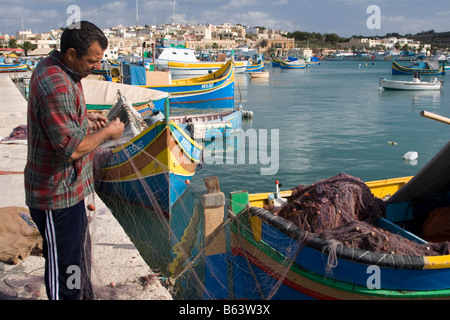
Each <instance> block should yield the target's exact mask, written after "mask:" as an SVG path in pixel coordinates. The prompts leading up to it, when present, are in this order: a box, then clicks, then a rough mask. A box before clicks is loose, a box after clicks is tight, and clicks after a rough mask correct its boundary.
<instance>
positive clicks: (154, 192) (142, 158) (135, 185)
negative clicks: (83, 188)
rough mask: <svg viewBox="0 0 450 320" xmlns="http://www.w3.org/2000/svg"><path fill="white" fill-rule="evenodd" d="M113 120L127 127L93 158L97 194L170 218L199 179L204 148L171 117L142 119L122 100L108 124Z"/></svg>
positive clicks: (109, 113)
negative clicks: (194, 179) (197, 172)
mask: <svg viewBox="0 0 450 320" xmlns="http://www.w3.org/2000/svg"><path fill="white" fill-rule="evenodd" d="M166 101H167V100H166ZM165 105H166V114H167V115H168V114H169V111H168V109H169V103H168V101H167V102H166V104H165ZM115 117H119V118H120V119H121V121H122V122H124V123H125V124H126V126H125V130H124V134H123V135H122V137H121V138H120V139H118V140H114V141H108V142H106V143H104V144H103V145H101V146H100V148H99V149H98V150H97V151H96V153H95V157H94V160H95V164H96V165H95V177H96V184H95V185H96V191H97V193H99V194H100V195H101V194H104V195H106V196H109V197H112V198H115V199H121V200H122V201H125V202H127V203H134V204H138V205H140V206H143V207H149V208H152V209H153V210H155V211H160V212H165V213H170V212H171V209H172V207H173V205H174V204H175V203H176V202H177V200H178V199H179V198H180V197H181V195H182V194H183V193H184V191H185V190H186V188H187V186H188V181H189V180H190V179H191V178H192V176H193V175H194V174H195V170H196V167H197V165H198V164H199V163H200V157H201V152H202V147H201V146H200V145H198V144H197V143H196V142H195V141H194V140H193V139H192V138H191V137H190V136H189V135H188V134H187V133H186V132H185V131H184V130H183V129H182V128H180V127H179V126H178V125H177V124H176V123H174V122H173V121H172V120H170V118H169V117H168V116H165V117H164V120H163V121H151V120H150V121H149V122H147V121H144V120H142V118H141V117H140V115H139V114H138V113H137V112H136V111H134V109H133V107H132V106H131V103H130V102H128V101H127V100H126V98H125V97H123V96H122V95H119V100H118V101H117V103H116V105H115V106H114V107H113V108H111V109H110V110H109V112H108V119H113V118H115Z"/></svg>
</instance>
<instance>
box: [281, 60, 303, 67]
mask: <svg viewBox="0 0 450 320" xmlns="http://www.w3.org/2000/svg"><path fill="white" fill-rule="evenodd" d="M280 68H281V69H305V68H306V62H305V60H303V59H299V60H294V61H286V60H283V61H281V62H280Z"/></svg>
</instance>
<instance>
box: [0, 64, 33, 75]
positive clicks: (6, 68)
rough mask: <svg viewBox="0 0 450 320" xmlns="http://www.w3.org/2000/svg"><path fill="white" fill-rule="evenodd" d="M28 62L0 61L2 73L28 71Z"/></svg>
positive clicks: (0, 71)
mask: <svg viewBox="0 0 450 320" xmlns="http://www.w3.org/2000/svg"><path fill="white" fill-rule="evenodd" d="M27 70H28V68H27V64H26V63H25V62H19V63H0V73H6V72H25V71H27Z"/></svg>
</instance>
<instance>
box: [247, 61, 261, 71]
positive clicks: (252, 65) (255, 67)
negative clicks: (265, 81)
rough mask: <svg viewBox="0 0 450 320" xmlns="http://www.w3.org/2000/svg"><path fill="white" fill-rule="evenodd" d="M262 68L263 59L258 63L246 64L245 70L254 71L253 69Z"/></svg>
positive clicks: (259, 69) (258, 69)
mask: <svg viewBox="0 0 450 320" xmlns="http://www.w3.org/2000/svg"><path fill="white" fill-rule="evenodd" d="M263 69H264V61H260V62H259V63H258V62H257V63H253V64H251V65H247V67H246V68H245V72H255V71H261V70H263Z"/></svg>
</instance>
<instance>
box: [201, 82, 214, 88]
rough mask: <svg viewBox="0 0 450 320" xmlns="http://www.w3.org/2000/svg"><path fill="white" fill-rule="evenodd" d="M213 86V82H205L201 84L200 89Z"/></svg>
mask: <svg viewBox="0 0 450 320" xmlns="http://www.w3.org/2000/svg"><path fill="white" fill-rule="evenodd" d="M212 87H214V83H206V84H202V89H209V88H212Z"/></svg>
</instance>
